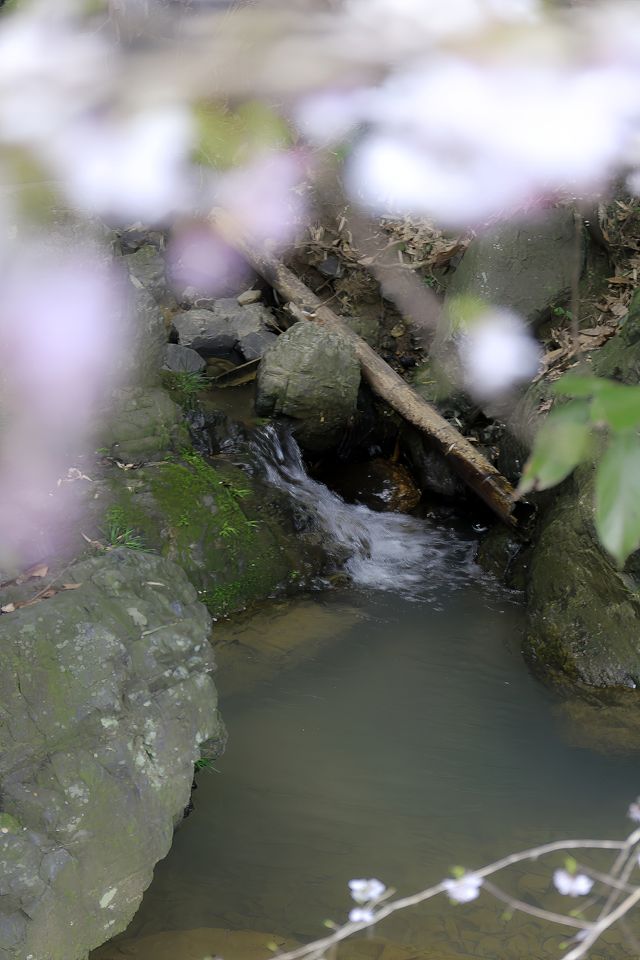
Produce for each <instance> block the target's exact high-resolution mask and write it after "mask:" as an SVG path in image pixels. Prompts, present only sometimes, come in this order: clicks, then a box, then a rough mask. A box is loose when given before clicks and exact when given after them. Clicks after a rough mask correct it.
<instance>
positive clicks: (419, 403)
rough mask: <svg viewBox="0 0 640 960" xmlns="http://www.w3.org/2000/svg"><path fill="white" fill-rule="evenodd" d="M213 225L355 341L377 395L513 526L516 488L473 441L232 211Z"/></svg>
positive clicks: (289, 293)
mask: <svg viewBox="0 0 640 960" xmlns="http://www.w3.org/2000/svg"><path fill="white" fill-rule="evenodd" d="M211 223H212V226H213V227H214V229H215V230H216V231H217V232H218V233H219V234H220V236H221V237H222V238H223V239H224V240H225V242H226V243H228V244H229V246H231V247H233V248H234V249H235V250H237V251H238V252H239V253H240V254H241V255H242V256H243V257H244V258H245V259H246V260H247V261H248V262H249V263H250V264H251V265H252V266H253V268H254V269H255V270H256V271H257V272H258V273H259V274H260V275H261V276H262V277H264V279H265V280H267V281H268V283H269V284H271V286H272V287H273V288H274V289H275V290H277V291H278V293H279V294H280V295H281V296H282V297H283V298H284V299H285V300H288V301H290V302H291V303H292V304H293V305H294V306H295V307H296V313H297V314H298V315H301V316H304V317H305V318H306V319H308V320H313V321H315V322H316V323H320V324H322V325H323V326H325V327H327V328H328V329H330V330H331V331H332V332H334V333H337V334H338V335H339V336H340V337H342V339H343V340H345V341H346V342H349V343H351V344H352V346H353V347H354V349H355V352H356V356H357V357H358V360H359V361H360V366H361V368H362V374H363V376H364V378H365V380H366V381H367V382H368V384H369V386H370V387H371V389H372V390H373V391H374V393H376V394H377V395H378V396H379V397H381V398H382V399H383V400H385V401H386V402H387V403H388V404H389V406H390V407H393V409H394V410H395V411H396V412H397V413H399V414H400V415H401V416H402V417H404V419H405V420H407V421H408V422H409V423H412V424H413V425H414V426H415V427H417V428H418V429H419V430H420V431H422V433H424V434H426V436H428V437H429V439H430V440H431V441H432V442H433V443H434V445H435V446H436V447H437V448H438V449H439V450H440V452H441V453H442V454H443V455H444V456H445V458H446V459H447V460H448V462H449V463H450V464H451V466H452V468H453V469H454V470H455V472H456V473H457V474H458V475H459V476H460V477H461V479H462V480H463V481H464V482H465V483H466V484H467V486H468V487H470V489H471V490H473V491H474V493H476V494H477V495H478V496H479V497H480V498H481V499H482V500H484V502H485V503H486V504H487V505H488V506H489V507H490V508H491V509H492V510H493V511H494V513H496V514H497V516H498V517H500V519H501V520H503V521H504V522H505V523H508V524H510V525H515V523H516V520H515V517H514V516H513V507H514V501H513V494H514V491H513V487H512V486H511V484H510V483H509V481H508V480H507V479H506V478H505V477H503V476H502V474H501V473H499V471H498V470H496V468H495V467H494V466H493V464H491V463H489V461H488V460H487V459H486V457H483V456H482V454H481V453H480V452H479V451H478V450H477V449H476V448H475V447H474V446H473V444H472V443H470V442H469V441H468V440H467V439H466V438H465V437H463V436H462V434H461V433H459V431H458V430H456V429H455V427H453V426H451V424H450V423H449V422H448V420H445V419H444V417H442V416H441V415H440V414H439V413H438V411H437V410H436V409H435V408H434V407H432V406H431V404H429V403H427V401H426V400H423V398H422V397H421V396H420V395H419V394H417V393H416V391H415V390H413V389H412V387H410V386H409V385H408V384H407V383H405V381H404V380H403V379H402V377H400V376H399V375H398V374H397V373H396V372H395V370H392V368H391V367H390V366H389V364H388V363H385V361H384V360H382V358H381V357H379V356H378V354H377V353H376V352H375V351H374V350H372V349H371V347H370V346H369V345H368V344H367V343H365V341H364V340H363V339H362V338H361V337H359V336H358V335H357V334H356V333H354V332H353V330H352V329H351V328H350V327H349V326H348V325H347V324H346V323H345V322H344V321H343V320H341V319H340V318H339V317H338V316H337V315H336V314H335V313H334V312H333V310H330V309H329V308H328V307H326V306H324V304H322V302H321V301H320V300H319V299H318V297H316V295H315V294H314V293H313V292H312V291H311V290H310V289H309V288H308V287H307V286H306V284H304V283H303V282H302V281H301V280H299V279H298V277H296V275H295V274H294V273H293V272H292V271H291V270H289V268H288V267H285V265H284V264H283V263H282V262H281V261H280V260H278V259H277V257H275V256H273V255H272V254H271V253H269V252H268V251H267V250H265V249H259V248H258V247H257V245H254V244H253V243H251V241H250V240H249V239H248V238H247V237H244V236H241V235H240V233H239V232H238V230H237V228H236V227H235V225H234V223H233V221H232V219H231V218H230V217H229V216H228V214H226V213H225V212H224V211H220V210H216V211H214V212H213V214H212V215H211Z"/></svg>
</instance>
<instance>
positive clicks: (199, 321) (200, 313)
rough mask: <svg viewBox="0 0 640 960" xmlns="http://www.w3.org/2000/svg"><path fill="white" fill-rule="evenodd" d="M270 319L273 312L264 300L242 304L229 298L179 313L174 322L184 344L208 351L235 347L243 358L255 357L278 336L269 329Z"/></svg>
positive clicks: (252, 358) (219, 352)
mask: <svg viewBox="0 0 640 960" xmlns="http://www.w3.org/2000/svg"><path fill="white" fill-rule="evenodd" d="M271 320H272V317H271V313H270V312H269V310H267V308H266V307H265V306H263V305H262V304H260V303H250V304H246V305H242V304H239V303H238V301H237V299H233V298H228V299H223V300H216V301H214V302H213V303H212V305H211V307H210V308H209V309H196V310H185V311H183V312H182V313H178V314H176V316H175V317H174V318H173V325H174V328H175V330H176V331H177V334H178V342H179V343H180V344H181V345H182V346H186V347H191V348H193V349H194V350H198V351H200V352H202V353H204V354H205V355H207V354H208V355H213V354H218V355H225V354H230V353H232V352H234V351H235V352H236V353H237V354H239V356H240V357H241V358H242V359H243V360H255V359H256V358H257V357H261V356H262V355H263V353H264V352H265V350H266V349H267V347H268V346H270V345H271V344H273V343H274V342H275V341H276V340H277V336H276V334H275V333H273V332H272V331H271V330H269V329H268V326H269V324H270V322H271Z"/></svg>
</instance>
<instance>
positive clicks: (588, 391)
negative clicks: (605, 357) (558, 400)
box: [551, 373, 611, 398]
mask: <svg viewBox="0 0 640 960" xmlns="http://www.w3.org/2000/svg"><path fill="white" fill-rule="evenodd" d="M610 382H611V381H608V380H605V379H603V378H602V377H590V376H583V375H581V374H579V373H565V375H564V376H563V377H560V379H559V380H556V382H555V383H554V384H552V385H551V391H552V392H553V393H555V395H556V396H558V397H576V398H578V397H594V396H596V395H597V394H598V393H599V391H600V390H602V388H603V387H604V386H606V385H607V384H608V383H610Z"/></svg>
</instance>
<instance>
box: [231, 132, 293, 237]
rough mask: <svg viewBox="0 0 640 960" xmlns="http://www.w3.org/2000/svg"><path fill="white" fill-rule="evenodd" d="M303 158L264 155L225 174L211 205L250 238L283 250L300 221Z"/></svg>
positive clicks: (287, 155) (279, 154) (273, 154)
mask: <svg viewBox="0 0 640 960" xmlns="http://www.w3.org/2000/svg"><path fill="white" fill-rule="evenodd" d="M304 173H305V164H304V159H303V156H302V154H301V153H299V152H295V151H288V152H279V153H275V152H273V153H265V154H263V155H262V156H260V157H258V158H257V159H256V160H254V161H253V162H252V163H250V164H247V165H246V166H244V167H238V168H236V169H233V170H230V171H229V172H228V173H225V174H224V175H223V176H222V177H221V178H220V180H219V181H218V183H217V187H216V190H215V197H214V203H215V204H216V205H217V206H220V207H223V208H224V209H225V210H227V211H228V213H229V214H230V215H231V216H232V217H233V219H234V221H235V222H236V223H237V225H238V227H239V228H240V229H241V230H242V231H244V232H246V233H248V234H249V235H250V236H252V237H253V238H254V239H256V240H258V241H260V242H264V241H266V240H269V241H272V242H273V243H274V244H275V245H276V246H278V247H283V246H285V245H286V244H287V243H289V242H290V241H291V240H292V239H293V236H294V233H295V231H296V229H297V227H298V226H299V225H300V223H301V222H302V220H303V217H304V213H305V210H306V201H305V198H304V195H303V190H304V186H303V179H304Z"/></svg>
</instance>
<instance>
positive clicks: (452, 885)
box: [444, 873, 483, 903]
mask: <svg viewBox="0 0 640 960" xmlns="http://www.w3.org/2000/svg"><path fill="white" fill-rule="evenodd" d="M482 883H483V881H482V877H479V876H478V875H477V874H475V873H465V874H464V875H463V876H462V877H459V878H458V879H456V880H452V879H450V878H449V879H447V880H445V881H444V888H445V890H446V891H447V893H448V894H449V897H450V898H451V900H453V901H455V903H469V901H471V900H475V899H476V897H477V896H478V895H479V893H480V887H481V886H482Z"/></svg>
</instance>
